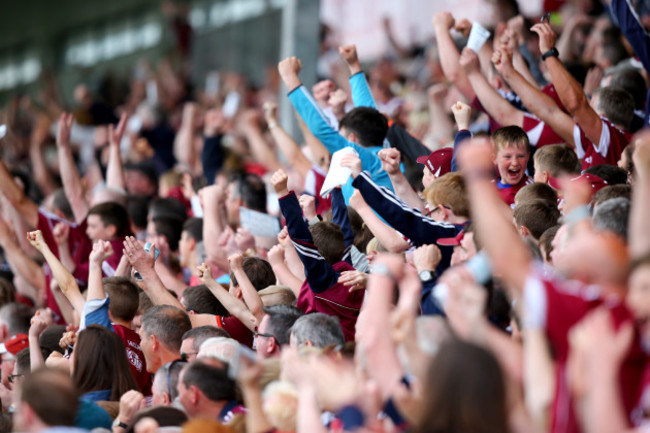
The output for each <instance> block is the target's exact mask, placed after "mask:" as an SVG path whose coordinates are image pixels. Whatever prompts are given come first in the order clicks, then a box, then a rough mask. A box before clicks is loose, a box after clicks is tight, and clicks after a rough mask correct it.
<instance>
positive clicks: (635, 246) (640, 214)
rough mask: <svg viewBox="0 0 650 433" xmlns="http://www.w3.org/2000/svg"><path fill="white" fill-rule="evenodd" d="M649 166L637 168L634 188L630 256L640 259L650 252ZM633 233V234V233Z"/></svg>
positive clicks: (629, 239)
mask: <svg viewBox="0 0 650 433" xmlns="http://www.w3.org/2000/svg"><path fill="white" fill-rule="evenodd" d="M646 170H648V168H643V169H642V170H638V169H637V170H636V179H635V182H634V188H633V189H632V209H631V214H630V229H629V233H630V236H628V243H629V245H630V247H629V248H630V256H631V258H632V259H639V258H642V257H644V256H645V255H646V254H648V252H650V226H648V220H649V218H650V212H649V211H648V210H649V209H650V173H647V172H646ZM632 234H633V235H632Z"/></svg>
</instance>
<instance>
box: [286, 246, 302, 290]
mask: <svg viewBox="0 0 650 433" xmlns="http://www.w3.org/2000/svg"><path fill="white" fill-rule="evenodd" d="M284 259H285V260H286V263H287V267H288V268H289V271H290V272H291V274H293V276H294V277H296V278H297V279H298V280H300V283H302V280H303V279H304V278H305V267H304V266H303V264H302V261H301V260H300V257H299V256H298V253H297V252H296V249H295V248H294V246H293V244H292V243H291V242H289V243H288V245H287V246H286V247H284Z"/></svg>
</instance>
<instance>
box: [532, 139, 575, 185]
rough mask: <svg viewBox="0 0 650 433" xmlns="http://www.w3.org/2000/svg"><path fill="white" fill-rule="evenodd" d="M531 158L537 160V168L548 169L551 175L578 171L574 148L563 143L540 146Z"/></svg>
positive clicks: (556, 175) (557, 175)
mask: <svg viewBox="0 0 650 433" xmlns="http://www.w3.org/2000/svg"><path fill="white" fill-rule="evenodd" d="M533 159H534V160H535V161H536V162H537V168H538V169H539V170H542V171H548V172H549V174H550V175H551V177H559V176H560V175H561V174H565V173H566V174H576V173H580V160H579V159H578V155H576V152H575V150H573V149H571V148H570V147H569V146H567V145H564V144H550V145H548V146H542V147H540V148H539V149H537V151H536V152H535V155H533Z"/></svg>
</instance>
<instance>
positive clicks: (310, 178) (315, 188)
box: [305, 165, 332, 215]
mask: <svg viewBox="0 0 650 433" xmlns="http://www.w3.org/2000/svg"><path fill="white" fill-rule="evenodd" d="M326 176H327V172H326V171H323V169H322V168H320V167H319V166H317V165H313V166H312V167H311V170H309V172H308V173H307V177H306V178H305V192H306V193H307V194H309V195H312V196H314V197H315V198H316V213H317V214H319V215H321V214H324V213H325V212H327V211H328V210H330V209H331V208H332V199H331V197H328V198H323V197H321V196H320V190H321V189H322V188H323V183H325V177H326Z"/></svg>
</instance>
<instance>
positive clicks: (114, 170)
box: [106, 143, 126, 191]
mask: <svg viewBox="0 0 650 433" xmlns="http://www.w3.org/2000/svg"><path fill="white" fill-rule="evenodd" d="M106 186H108V187H109V188H115V189H118V190H120V191H126V181H125V178H124V167H123V166H122V155H121V153H120V145H119V143H116V144H109V156H108V167H106Z"/></svg>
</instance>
